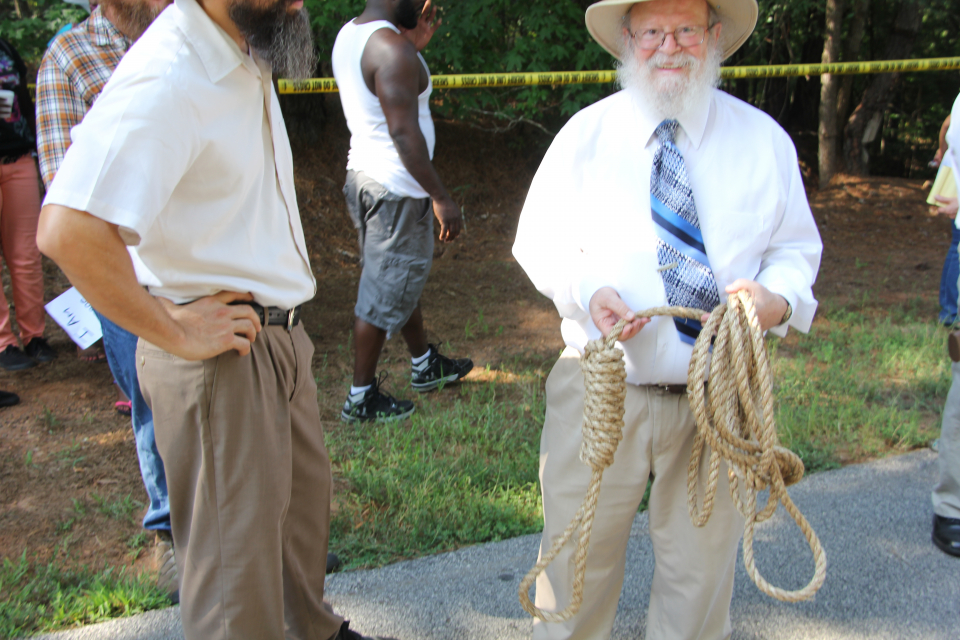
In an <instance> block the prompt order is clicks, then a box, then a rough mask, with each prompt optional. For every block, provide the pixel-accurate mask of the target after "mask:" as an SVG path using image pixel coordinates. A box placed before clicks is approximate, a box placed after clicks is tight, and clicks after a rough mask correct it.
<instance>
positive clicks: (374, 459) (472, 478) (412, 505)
mask: <svg viewBox="0 0 960 640" xmlns="http://www.w3.org/2000/svg"><path fill="white" fill-rule="evenodd" d="M510 377H511V378H513V379H515V381H514V382H511V383H502V382H483V383H464V384H463V385H462V386H461V387H459V388H458V389H448V390H446V391H444V392H443V395H444V396H447V395H449V394H456V397H455V399H453V401H452V402H451V401H450V399H449V398H443V397H440V396H439V395H438V394H427V395H423V396H419V397H418V398H417V405H418V406H417V413H416V414H414V416H413V418H412V419H411V420H409V421H405V422H401V423H399V424H387V423H366V424H358V425H344V426H342V427H340V428H338V429H336V430H334V431H332V432H331V433H329V434H328V438H327V443H328V446H329V448H330V452H331V456H332V458H333V461H334V465H335V466H336V467H337V475H338V477H339V478H340V479H342V480H343V481H346V482H347V483H348V489H347V491H338V495H337V499H338V502H339V509H338V512H337V515H336V516H335V517H334V519H333V523H332V525H331V546H332V548H333V549H334V550H335V551H337V552H338V553H340V556H341V558H344V559H345V560H346V567H345V568H355V567H359V566H374V565H381V564H385V563H387V562H391V561H395V560H398V559H402V558H410V557H415V556H420V555H424V554H428V553H437V552H441V551H447V550H450V549H455V548H457V547H460V546H464V545H469V544H475V543H480V542H490V541H496V540H503V539H506V538H511V537H514V536H518V535H523V534H527V533H534V532H536V531H540V530H541V529H542V527H543V522H542V517H541V506H540V491H539V487H538V485H537V458H538V450H539V440H540V430H541V428H542V426H543V415H544V411H545V404H544V397H543V393H542V390H541V381H540V378H539V377H537V376H536V375H535V374H527V375H521V376H510ZM405 394H408V392H407V391H404V392H403V393H401V394H400V395H401V396H403V397H406V395H405Z"/></svg>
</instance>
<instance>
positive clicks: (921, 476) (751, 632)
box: [44, 451, 960, 640]
mask: <svg viewBox="0 0 960 640" xmlns="http://www.w3.org/2000/svg"><path fill="white" fill-rule="evenodd" d="M935 477H936V454H935V453H932V452H930V451H920V452H915V453H911V454H908V455H904V456H899V457H894V458H889V459H886V460H880V461H877V462H872V463H869V464H863V465H855V466H850V467H846V468H844V469H838V470H836V471H829V472H825V473H820V474H816V475H813V476H811V477H808V478H806V479H804V480H803V481H802V482H801V483H800V484H798V485H796V486H795V487H793V488H791V495H792V496H793V498H794V501H795V502H796V503H797V504H798V505H799V507H800V509H801V510H802V511H803V513H804V515H806V516H807V518H808V519H809V520H810V522H811V524H812V525H813V527H814V529H815V530H816V531H817V533H818V535H819V536H820V539H821V540H822V542H823V546H824V548H825V549H826V552H827V560H828V563H829V564H828V568H827V581H826V584H825V585H824V586H823V588H822V589H821V590H820V592H819V593H818V594H817V596H816V598H815V599H814V600H813V601H811V602H805V603H800V604H785V603H781V602H778V601H776V600H773V599H771V598H768V597H767V596H764V595H763V594H761V593H760V592H759V591H758V590H757V588H756V587H755V586H754V585H753V583H752V582H751V581H750V579H749V578H748V577H747V575H746V573H745V572H744V570H743V563H742V559H741V560H740V561H739V562H738V573H737V578H736V587H735V593H734V598H733V626H734V632H733V637H734V638H736V639H746V638H764V639H776V640H780V639H783V640H792V639H798V640H799V639H814V638H816V639H834V638H836V639H840V638H843V639H845V640H850V639H860V638H863V639H866V638H870V639H890V640H894V639H896V640H905V639H910V638H917V639H921V638H922V639H924V640H940V639H942V640H956V639H957V638H960V559H958V558H951V557H950V556H947V555H945V554H943V553H941V552H940V551H939V550H937V549H936V548H935V547H934V546H933V544H932V543H931V542H930V526H931V524H930V523H931V517H932V510H931V506H930V488H931V486H932V485H933V482H934V479H935ZM778 514H779V517H777V518H774V521H772V522H770V523H769V524H766V525H764V526H763V527H762V528H761V529H759V530H758V532H757V554H756V555H757V558H758V560H757V562H758V566H759V567H760V569H761V571H762V573H763V574H764V575H765V576H766V577H767V578H768V579H769V580H771V582H773V583H774V584H776V585H778V586H782V587H785V588H794V589H795V588H799V587H801V586H803V584H806V580H808V579H809V577H810V575H811V573H812V570H813V561H812V560H811V559H810V554H809V549H807V547H806V543H805V541H804V540H803V537H802V535H801V534H800V533H799V530H798V529H797V527H796V525H794V524H793V522H792V521H791V520H790V519H789V517H788V516H787V515H786V514H785V513H784V512H783V509H780V510H779V512H778ZM538 543H539V535H533V536H525V537H522V538H516V539H513V540H507V541H505V542H498V543H491V544H485V545H479V546H475V547H470V548H467V549H462V550H460V551H456V552H453V553H446V554H442V555H439V556H433V557H429V558H421V559H419V560H411V561H407V562H401V563H399V564H395V565H391V566H388V567H384V568H382V569H374V570H370V571H355V572H349V573H342V574H337V575H334V576H331V577H330V578H329V580H328V589H327V597H328V600H329V601H330V602H331V603H333V605H334V607H335V608H336V609H337V610H338V611H339V612H341V613H343V614H344V615H345V616H347V617H348V618H350V619H351V620H352V621H353V626H354V627H355V628H357V629H358V630H361V631H363V632H364V633H380V634H385V635H389V636H395V637H396V638H398V640H434V639H436V640H439V639H441V638H442V639H448V638H454V639H456V640H475V639H476V640H480V639H483V640H515V639H516V640H520V639H524V640H526V639H528V638H529V637H530V628H531V621H530V618H529V617H528V616H527V615H526V614H525V613H524V612H523V610H522V609H521V608H520V605H519V604H518V602H517V587H518V585H519V582H520V579H521V578H522V577H523V575H524V573H525V572H526V571H527V570H528V569H529V568H530V567H531V566H532V565H533V564H534V562H535V560H536V555H537V545H538ZM652 573H653V558H652V553H651V547H650V541H649V538H648V536H647V518H646V515H645V514H640V515H638V516H637V519H636V521H635V522H634V525H633V533H632V535H631V537H630V546H629V550H628V553H627V578H626V581H625V584H624V589H623V594H622V596H621V598H620V605H619V609H618V611H617V621H616V625H615V627H614V632H613V638H615V639H617V640H621V639H623V640H626V639H628V638H629V639H635V638H641V637H643V633H644V613H645V610H646V604H647V599H648V598H649V582H650V578H651V575H652ZM44 637H45V638H48V639H50V640H81V639H82V640H94V639H96V640H101V639H103V640H105V639H110V640H168V639H169V640H179V639H180V638H182V637H183V635H182V630H181V628H180V620H179V610H178V609H177V608H171V609H166V610H164V611H155V612H151V613H148V614H145V615H142V616H137V617H135V618H130V619H127V620H118V621H114V622H108V623H105V624H101V625H94V626H90V627H85V628H82V629H79V630H75V631H69V632H64V633H58V634H53V635H49V636H44Z"/></svg>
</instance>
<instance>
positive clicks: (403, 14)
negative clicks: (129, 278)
mask: <svg viewBox="0 0 960 640" xmlns="http://www.w3.org/2000/svg"><path fill="white" fill-rule="evenodd" d="M417 4H419V5H420V8H419V10H418V9H417ZM417 4H414V2H413V0H400V3H399V4H398V5H397V15H396V19H397V24H398V25H399V26H401V27H403V28H404V29H416V28H417V24H418V23H419V22H420V14H421V13H422V12H423V2H418V3H417Z"/></svg>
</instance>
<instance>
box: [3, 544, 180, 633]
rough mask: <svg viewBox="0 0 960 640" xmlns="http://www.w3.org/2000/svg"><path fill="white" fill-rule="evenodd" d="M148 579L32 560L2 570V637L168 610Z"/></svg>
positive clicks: (11, 563) (5, 564) (23, 558)
mask: <svg viewBox="0 0 960 640" xmlns="http://www.w3.org/2000/svg"><path fill="white" fill-rule="evenodd" d="M169 604H170V603H169V601H168V600H167V598H166V596H165V595H164V593H163V592H162V591H161V590H160V589H158V588H157V586H156V583H155V581H154V579H153V578H152V577H151V576H149V575H144V576H140V575H136V574H134V573H133V572H131V571H127V570H125V569H122V568H121V569H119V570H117V569H106V570H104V571H99V572H98V571H93V570H91V569H89V568H87V567H79V568H70V569H67V568H64V567H62V566H60V565H58V564H55V563H50V564H40V563H33V562H30V561H28V560H27V556H26V551H24V553H23V555H21V556H20V558H19V560H17V561H11V560H10V559H9V558H5V559H4V560H3V564H2V566H0V638H19V637H23V636H27V635H33V634H35V633H44V632H48V631H55V630H57V629H64V628H68V627H74V626H78V625H82V624H92V623H95V622H103V621H104V620H111V619H114V618H123V617H126V616H131V615H135V614H138V613H143V612H145V611H150V610H151V609H160V608H163V607H166V606H169Z"/></svg>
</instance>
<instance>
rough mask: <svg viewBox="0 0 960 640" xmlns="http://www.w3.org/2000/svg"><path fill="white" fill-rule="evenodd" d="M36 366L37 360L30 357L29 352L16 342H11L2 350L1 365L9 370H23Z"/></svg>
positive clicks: (0, 353)
mask: <svg viewBox="0 0 960 640" xmlns="http://www.w3.org/2000/svg"><path fill="white" fill-rule="evenodd" d="M35 366H37V362H36V361H35V360H33V359H32V358H28V357H27V354H25V353H24V352H23V351H21V350H20V347H18V346H17V345H15V344H9V345H7V348H6V349H4V350H3V351H0V367H3V368H4V369H6V370H7V371H23V370H24V369H29V368H30V367H35Z"/></svg>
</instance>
